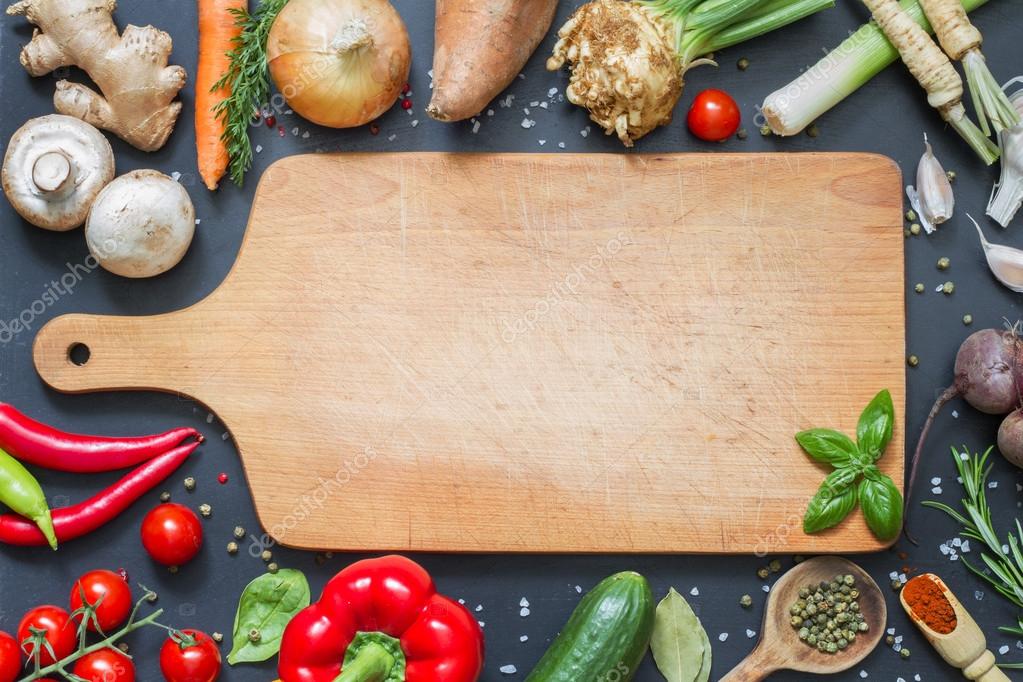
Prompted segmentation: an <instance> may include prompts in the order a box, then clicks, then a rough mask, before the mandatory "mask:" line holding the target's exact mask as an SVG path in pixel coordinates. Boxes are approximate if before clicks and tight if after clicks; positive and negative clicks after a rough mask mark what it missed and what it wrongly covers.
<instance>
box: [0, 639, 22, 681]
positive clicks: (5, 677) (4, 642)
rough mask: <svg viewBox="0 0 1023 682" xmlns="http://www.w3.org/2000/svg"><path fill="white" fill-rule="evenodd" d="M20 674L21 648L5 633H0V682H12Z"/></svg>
mask: <svg viewBox="0 0 1023 682" xmlns="http://www.w3.org/2000/svg"><path fill="white" fill-rule="evenodd" d="M20 672H21V647H19V646H18V642H17V640H15V639H14V638H13V637H11V636H10V635H9V634H7V633H6V632H0V682H14V680H16V679H18V673H20Z"/></svg>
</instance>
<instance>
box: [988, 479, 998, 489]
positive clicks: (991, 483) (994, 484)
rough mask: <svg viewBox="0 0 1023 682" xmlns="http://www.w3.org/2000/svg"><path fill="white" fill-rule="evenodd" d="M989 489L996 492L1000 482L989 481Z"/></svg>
mask: <svg viewBox="0 0 1023 682" xmlns="http://www.w3.org/2000/svg"><path fill="white" fill-rule="evenodd" d="M987 487H988V488H991V489H992V490H994V489H995V488H997V487H998V481H989V482H988V484H987Z"/></svg>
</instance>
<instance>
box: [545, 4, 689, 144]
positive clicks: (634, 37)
mask: <svg viewBox="0 0 1023 682" xmlns="http://www.w3.org/2000/svg"><path fill="white" fill-rule="evenodd" d="M566 62H567V63H568V64H569V65H570V66H571V67H572V75H571V78H570V80H569V85H568V88H567V89H566V90H565V95H566V96H567V97H568V101H570V102H572V103H573V104H576V105H578V106H581V107H585V108H586V109H588V110H589V112H590V118H591V119H593V121H594V122H596V123H597V124H598V125H600V126H601V127H602V128H604V130H605V132H606V133H607V134H608V135H610V134H611V133H617V135H618V139H620V140H621V141H622V143H623V144H624V145H625V146H626V147H631V146H632V143H633V140H637V139H639V138H641V137H643V136H644V135H646V134H647V133H649V132H650V131H651V130H653V129H654V128H656V127H657V126H661V125H666V124H668V123H670V122H671V115H672V110H673V109H674V108H675V104H676V103H677V102H678V99H679V97H681V96H682V85H683V82H682V76H683V68H682V62H681V60H680V58H679V56H678V53H677V52H676V51H675V36H674V35H673V33H672V32H671V25H670V24H669V23H668V22H666V21H665V20H663V19H662V18H661V17H660V16H658V15H657V14H656V13H654V12H652V11H651V10H649V9H648V8H647V7H645V6H644V5H640V4H638V3H635V2H622V1H621V0H595V1H594V2H590V3H588V4H586V5H583V6H582V7H580V8H579V9H578V10H576V12H575V14H573V15H572V17H571V18H570V19H569V20H568V22H567V23H566V24H565V25H564V26H563V27H562V28H561V30H560V31H558V42H557V44H556V45H555V46H554V54H553V55H552V56H551V57H550V58H549V59H548V60H547V68H548V70H550V71H556V70H557V69H560V68H561V67H562V66H563V65H564V64H565V63H566Z"/></svg>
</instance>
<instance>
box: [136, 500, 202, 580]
mask: <svg viewBox="0 0 1023 682" xmlns="http://www.w3.org/2000/svg"><path fill="white" fill-rule="evenodd" d="M142 546H143V547H145V548H146V551H147V552H148V553H149V556H151V557H153V559H154V560H156V561H158V562H159V563H161V564H163V565H164V566H181V565H182V564H185V563H188V562H189V561H191V560H192V559H193V558H194V557H195V555H196V554H198V553H199V548H201V547H202V524H201V523H200V522H199V517H198V516H196V514H195V512H194V511H192V510H191V509H189V508H188V507H186V506H184V505H181V504H161V505H160V506H159V507H156V508H155V509H153V510H152V511H150V512H149V513H148V514H146V518H144V519H142Z"/></svg>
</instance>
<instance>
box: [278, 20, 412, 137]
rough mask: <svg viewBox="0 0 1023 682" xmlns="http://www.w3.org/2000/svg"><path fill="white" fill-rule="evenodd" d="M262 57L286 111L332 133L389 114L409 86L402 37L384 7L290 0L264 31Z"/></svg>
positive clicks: (407, 55) (407, 54) (400, 27)
mask: <svg viewBox="0 0 1023 682" xmlns="http://www.w3.org/2000/svg"><path fill="white" fill-rule="evenodd" d="M266 57H267V62H268V63H269V66H270V75H271V76H272V77H273V81H274V84H275V85H276V86H277V89H278V90H279V91H280V92H281V95H283V96H284V99H285V100H287V102H288V105H289V106H290V107H291V108H292V109H294V110H295V111H296V112H298V114H299V115H300V116H302V117H303V118H306V119H308V120H310V121H312V122H313V123H318V124H319V125H324V126H329V127H331V128H352V127H354V126H359V125H363V124H365V123H368V122H369V121H372V120H373V119H375V118H377V117H378V116H380V114H382V113H384V112H385V111H387V110H388V109H389V108H390V107H391V105H392V104H394V102H395V101H396V100H397V99H398V95H399V94H400V93H401V88H402V87H403V86H404V84H405V83H406V82H407V81H408V74H409V67H410V65H411V62H412V56H411V50H410V47H409V38H408V31H407V30H406V29H405V23H404V22H403V21H402V20H401V17H400V16H399V15H398V12H397V11H396V10H395V9H394V7H392V6H391V4H390V3H389V2H388V1H387V0H291V1H290V2H289V3H288V4H287V5H285V7H284V9H283V10H281V13H280V14H279V15H278V17H277V19H276V20H275V21H274V24H273V27H272V28H271V29H270V35H269V37H268V40H267V45H266Z"/></svg>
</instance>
